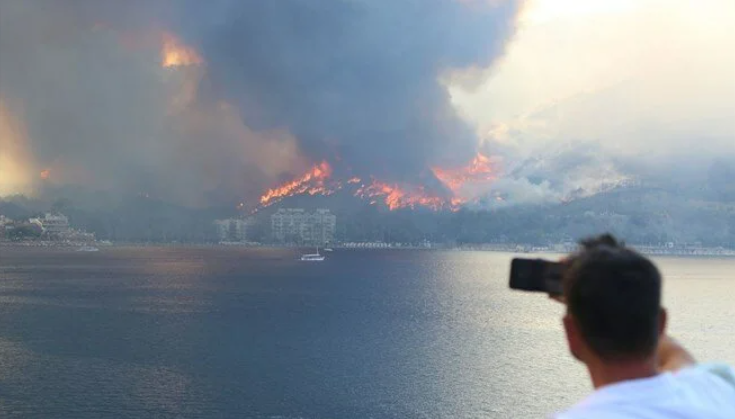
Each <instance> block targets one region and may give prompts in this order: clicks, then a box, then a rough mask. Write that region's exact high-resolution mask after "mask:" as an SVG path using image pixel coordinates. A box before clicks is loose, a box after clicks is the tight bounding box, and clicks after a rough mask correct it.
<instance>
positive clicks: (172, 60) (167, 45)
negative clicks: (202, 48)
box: [161, 33, 203, 67]
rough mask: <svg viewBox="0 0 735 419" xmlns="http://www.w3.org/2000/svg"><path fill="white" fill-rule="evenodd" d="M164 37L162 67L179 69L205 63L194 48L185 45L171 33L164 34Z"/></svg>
mask: <svg viewBox="0 0 735 419" xmlns="http://www.w3.org/2000/svg"><path fill="white" fill-rule="evenodd" d="M162 37H163V46H162V48H161V66H163V67H179V66H188V65H195V64H201V63H202V62H203V61H202V58H201V57H200V56H199V54H198V53H197V52H196V50H194V48H191V47H189V46H187V45H184V44H183V43H182V42H181V41H179V40H178V39H177V38H176V37H175V36H173V35H171V34H170V33H164V34H163V35H162Z"/></svg>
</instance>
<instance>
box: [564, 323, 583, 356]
mask: <svg viewBox="0 0 735 419" xmlns="http://www.w3.org/2000/svg"><path fill="white" fill-rule="evenodd" d="M562 322H563V323H564V331H565V332H566V336H567V345H569V352H571V353H572V355H573V356H574V357H575V358H576V359H578V360H579V361H582V353H583V347H584V343H583V342H582V339H581V336H580V334H579V326H577V322H576V321H575V320H574V318H573V317H572V316H571V315H570V314H569V313H567V314H565V315H564V318H563V319H562Z"/></svg>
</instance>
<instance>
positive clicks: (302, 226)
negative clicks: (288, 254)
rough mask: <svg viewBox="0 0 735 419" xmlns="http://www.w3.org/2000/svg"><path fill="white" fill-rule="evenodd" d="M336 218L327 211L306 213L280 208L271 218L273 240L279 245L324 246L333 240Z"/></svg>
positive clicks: (298, 209) (297, 209)
mask: <svg viewBox="0 0 735 419" xmlns="http://www.w3.org/2000/svg"><path fill="white" fill-rule="evenodd" d="M336 229H337V216H335V215H333V214H332V213H331V212H330V211H329V210H328V209H318V210H316V212H314V213H307V212H306V211H305V210H304V209H303V208H281V209H279V210H278V211H276V213H275V214H273V215H272V216H271V230H272V233H273V239H274V240H276V241H277V242H280V243H299V244H311V245H324V244H326V243H329V242H332V241H333V240H334V233H335V231H336Z"/></svg>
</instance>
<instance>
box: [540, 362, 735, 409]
mask: <svg viewBox="0 0 735 419" xmlns="http://www.w3.org/2000/svg"><path fill="white" fill-rule="evenodd" d="M672 409H673V410H674V411H681V412H682V413H683V412H687V413H691V414H693V416H691V417H703V416H697V415H696V414H697V412H700V413H704V414H714V416H707V417H713V418H719V417H723V418H724V417H726V418H730V417H735V416H728V415H735V372H734V371H733V369H732V368H730V367H728V366H726V365H722V364H719V365H717V364H705V365H698V366H694V367H690V368H686V369H684V370H681V371H679V372H677V373H673V374H672V373H665V374H661V375H659V376H656V377H654V378H650V379H644V380H634V381H630V382H622V383H618V384H614V385H611V386H609V387H603V388H601V389H599V390H597V391H595V392H594V393H592V394H591V395H590V396H588V397H587V398H586V399H584V400H583V401H582V402H580V403H579V404H577V405H575V406H573V407H572V408H571V409H569V410H567V411H565V412H562V413H559V414H557V415H556V416H552V417H553V418H555V419H577V418H591V417H594V418H600V419H627V418H630V417H637V416H635V415H632V416H631V412H638V413H642V412H645V414H646V415H647V416H646V417H652V418H657V417H661V418H664V417H669V416H668V415H669V414H671V413H672ZM687 413H683V414H684V415H686V414H687ZM722 413H724V414H725V415H724V416H720V414H722ZM682 417H689V416H682Z"/></svg>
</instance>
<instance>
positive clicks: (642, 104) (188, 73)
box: [0, 0, 735, 205]
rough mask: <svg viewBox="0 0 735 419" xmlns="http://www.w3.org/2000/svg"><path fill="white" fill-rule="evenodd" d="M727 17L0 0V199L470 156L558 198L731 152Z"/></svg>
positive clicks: (432, 5)
mask: <svg viewBox="0 0 735 419" xmlns="http://www.w3.org/2000/svg"><path fill="white" fill-rule="evenodd" d="M734 25H735V6H733V3H732V1H730V0H702V1H698V2H689V1H686V0H665V1H664V0H607V1H603V0H585V1H576V0H528V1H526V2H522V1H520V0H519V1H511V0H494V1H489V0H380V1H376V0H333V1H303V0H280V1H262V0H211V1H206V2H204V1H197V0H133V1H117V0H53V1H52V0H0V196H1V195H3V194H9V193H16V192H25V193H32V192H33V190H34V189H36V188H37V186H38V184H39V182H40V181H41V179H40V178H41V172H42V171H44V170H47V172H44V176H47V177H48V180H47V181H48V182H52V183H56V184H66V183H70V184H80V185H85V186H89V187H90V188H96V189H103V190H111V191H114V192H120V193H124V194H136V193H143V194H149V195H153V196H158V197H161V198H163V199H166V200H171V201H175V202H179V203H184V204H188V205H202V204H210V203H216V204H221V203H229V202H239V201H240V200H246V201H247V200H254V199H256V198H257V196H258V195H259V194H260V193H262V191H263V190H264V189H265V188H267V187H270V186H273V185H274V183H277V182H279V181H281V180H284V179H289V178H291V177H293V176H295V175H298V174H300V173H302V172H303V171H304V170H306V169H307V168H308V167H309V166H310V165H311V164H313V163H316V162H318V161H321V160H323V159H326V160H328V161H329V162H330V163H332V164H333V165H334V166H335V167H336V168H337V170H350V171H351V172H352V173H353V174H357V175H360V176H369V175H374V176H378V177H380V178H381V179H384V180H388V181H399V182H409V183H420V182H425V181H426V179H427V177H431V175H430V171H429V170H428V169H429V168H431V167H435V166H449V167H451V166H457V165H459V164H462V163H463V162H466V161H469V160H470V159H471V158H472V156H474V154H475V153H476V152H477V151H478V150H480V151H483V152H485V153H486V154H492V155H495V156H497V157H498V158H499V160H500V161H502V168H499V170H503V173H502V174H501V175H500V177H499V180H497V181H496V183H494V184H492V185H489V187H490V188H494V189H495V190H496V191H501V192H502V193H503V194H504V195H505V196H507V197H509V199H510V200H511V201H517V202H539V201H546V200H549V199H552V200H553V199H563V198H565V197H566V196H568V195H569V194H572V193H575V191H579V190H587V191H595V190H597V189H599V188H601V187H604V186H605V185H609V184H616V183H617V182H620V181H622V180H625V179H628V178H630V177H631V176H635V175H636V174H637V173H638V171H637V170H638V168H640V167H649V166H651V164H653V163H655V164H656V165H658V166H660V167H667V166H670V165H671V164H673V163H674V162H675V163H676V164H677V165H679V164H681V162H682V161H687V160H686V159H683V157H686V158H691V157H699V158H700V159H701V160H697V161H702V162H705V163H706V162H707V159H708V158H709V157H710V156H718V157H720V158H723V156H724V158H727V156H728V154H735V76H733V74H735V54H733V52H732V51H735V33H733V31H732V29H731V28H732V27H733V26H734ZM172 43H173V44H174V46H175V48H176V49H177V50H178V51H184V53H181V54H183V55H180V56H178V58H179V60H178V61H177V63H179V64H181V65H174V66H168V67H166V66H163V65H162V64H164V62H165V60H164V57H162V50H163V49H164V48H165V46H166V45H169V46H170V45H171V44H172ZM182 57H183V58H182ZM682 156H683V157H682ZM691 161H694V160H691ZM732 161H734V162H735V159H732ZM649 163H650V164H649ZM705 163H703V164H705ZM697 164H698V163H697ZM631 168H634V169H631Z"/></svg>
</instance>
